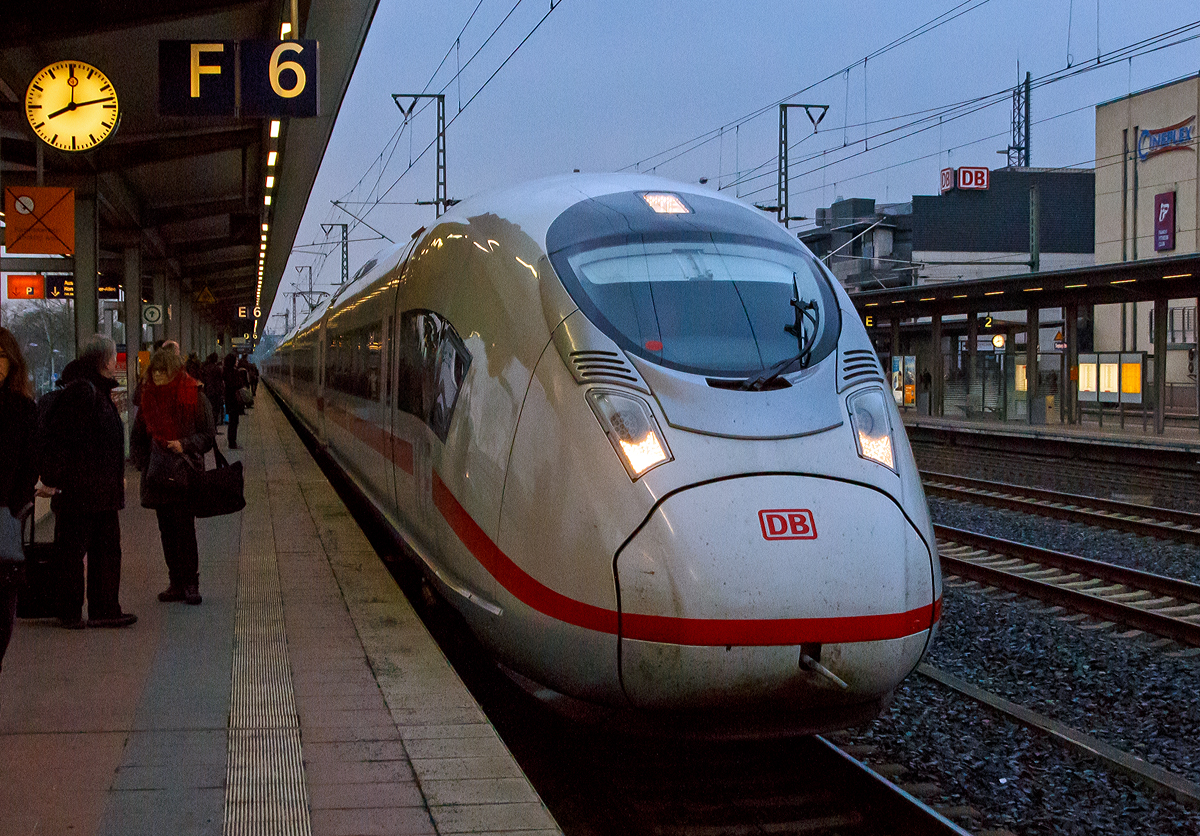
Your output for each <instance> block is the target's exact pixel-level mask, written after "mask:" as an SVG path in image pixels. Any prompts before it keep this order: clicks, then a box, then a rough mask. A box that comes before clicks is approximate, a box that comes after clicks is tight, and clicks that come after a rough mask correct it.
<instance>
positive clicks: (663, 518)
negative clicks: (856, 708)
mask: <svg viewBox="0 0 1200 836" xmlns="http://www.w3.org/2000/svg"><path fill="white" fill-rule="evenodd" d="M935 571H936V567H935V566H934V565H933V557H932V554H931V551H930V548H929V546H928V545H927V544H926V543H925V541H924V540H923V539H922V538H921V536H920V534H919V533H918V531H917V530H916V529H915V528H914V527H913V525H912V524H911V522H910V521H909V520H908V519H907V517H906V516H905V515H904V513H903V511H902V510H901V508H900V507H899V506H898V505H897V504H896V502H895V501H894V500H893V499H892V498H891V497H889V496H887V495H886V494H884V493H882V492H880V491H877V490H874V489H872V488H869V487H865V486H862V485H856V484H850V483H847V482H842V481H837V480H834V479H828V478H817V477H803V476H782V475H781V476H753V477H740V478H733V479H727V480H723V481H720V482H714V483H709V484H705V485H700V486H696V487H692V488H689V489H686V490H684V491H681V492H679V493H676V494H673V495H672V496H670V497H669V498H667V499H666V500H665V501H664V502H663V503H662V504H661V505H660V506H659V507H658V509H657V510H656V511H655V513H654V514H653V515H652V516H651V517H650V519H649V520H647V522H646V523H645V524H644V525H643V526H642V527H641V529H640V530H639V531H638V532H637V534H636V535H635V536H634V537H633V538H632V539H631V540H630V541H629V542H628V543H627V544H626V545H625V547H624V548H623V549H622V550H621V551H620V553H619V554H618V556H617V560H616V572H617V582H618V586H619V591H620V609H621V618H620V621H621V624H620V637H621V678H622V684H623V686H624V688H625V691H626V693H627V694H628V696H629V698H630V699H631V700H632V701H633V702H634V704H636V705H640V706H643V707H669V706H671V705H674V704H679V703H683V702H687V703H691V704H700V705H713V706H717V705H739V704H744V703H745V702H746V700H749V699H750V698H749V697H744V696H743V695H751V694H753V695H756V696H755V697H754V698H753V699H754V700H755V701H757V700H758V699H759V698H760V695H761V698H763V699H767V700H771V699H778V698H786V699H788V700H792V701H798V702H800V703H803V702H810V701H813V700H815V701H817V702H829V703H838V702H853V701H856V700H857V701H861V700H864V699H867V698H874V697H878V696H879V695H881V694H886V693H887V692H888V691H890V690H891V689H892V688H894V687H895V685H896V684H897V683H898V682H899V681H900V680H901V679H902V678H903V677H904V676H905V675H907V674H908V673H909V672H910V671H911V670H912V668H913V667H914V666H915V665H916V663H917V661H918V660H919V659H920V656H921V654H922V653H923V651H924V649H925V644H926V640H927V637H928V634H929V631H930V629H931V627H932V626H933V624H934V623H935V622H936V620H937V616H938V612H937V604H936V602H935V601H934V589H935V584H934V572H935ZM802 646H803V647H802ZM816 646H819V647H820V649H819V650H815V648H816ZM803 652H807V653H809V654H810V655H811V653H812V652H818V653H820V654H821V658H820V659H819V660H817V661H819V662H820V663H821V666H822V667H824V668H826V669H827V671H828V672H832V673H833V674H834V676H833V677H829V676H827V675H824V674H822V673H821V672H820V671H816V670H815V669H814V668H813V667H812V666H811V665H804V664H802V663H801V659H800V657H801V654H802V653H803ZM838 679H840V680H843V681H844V683H845V686H844V687H843V686H841V685H839V684H837V680H838Z"/></svg>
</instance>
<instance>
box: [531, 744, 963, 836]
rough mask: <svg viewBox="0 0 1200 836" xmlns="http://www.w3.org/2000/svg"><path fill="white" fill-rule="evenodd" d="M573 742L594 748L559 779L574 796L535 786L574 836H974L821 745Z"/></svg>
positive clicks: (885, 769) (582, 752)
mask: <svg viewBox="0 0 1200 836" xmlns="http://www.w3.org/2000/svg"><path fill="white" fill-rule="evenodd" d="M571 737H572V738H576V737H577V738H578V739H579V742H580V743H584V742H586V743H587V744H588V745H587V746H585V747H583V748H579V747H570V748H572V749H574V750H575V752H576V753H578V754H577V755H575V756H572V760H573V761H577V762H575V763H573V764H570V765H569V766H570V769H572V770H581V771H576V772H575V774H574V775H572V776H571V778H569V779H568V778H566V774H567V773H563V772H561V771H560V772H559V774H560V775H561V776H563V781H564V787H563V789H566V786H565V785H566V784H568V783H569V786H570V789H569V790H568V791H567V792H561V793H560V792H559V791H558V789H557V788H555V787H549V788H546V789H543V788H542V787H539V788H538V789H539V792H541V793H542V797H543V799H545V800H546V803H547V805H548V806H549V807H550V809H551V811H552V812H554V815H555V818H556V819H557V820H558V822H559V824H560V825H561V826H562V827H563V830H564V832H565V833H567V834H568V835H569V836H574V834H591V833H596V834H607V833H622V834H629V836H694V834H705V836H708V834H711V835H712V836H750V834H765V833H780V834H783V833H804V834H818V836H820V834H830V836H833V834H839V836H850V835H851V834H853V836H892V834H895V836H901V834H905V836H907V834H929V836H935V834H936V836H950V834H955V836H966V834H968V831H966V830H963V829H962V828H960V827H958V826H957V825H955V824H954V823H952V822H951V821H950V820H949V819H947V818H945V817H943V816H942V815H941V814H939V813H937V812H935V811H934V810H933V809H931V808H930V807H928V806H927V805H925V804H924V803H922V802H921V801H919V800H918V799H917V798H916V797H915V796H914V795H912V794H910V793H908V792H906V791H905V790H903V789H901V788H900V787H898V786H897V785H896V784H894V783H892V782H891V781H889V780H887V779H886V778H884V777H882V776H881V775H880V774H879V772H876V771H874V770H873V769H871V768H870V767H867V766H864V765H863V764H862V763H861V762H859V761H858V760H856V759H855V757H853V756H852V755H851V754H849V753H848V752H847V751H845V750H843V749H841V748H839V747H838V746H837V745H835V744H833V743H832V742H830V741H829V740H827V739H825V738H822V737H809V738H799V739H793V740H778V741H754V742H750V741H745V742H726V743H716V742H699V741H646V740H637V739H632V738H621V737H618V738H616V739H614V738H613V737H612V736H611V735H607V736H605V739H603V740H600V739H598V738H597V736H596V735H594V734H591V733H587V732H580V733H578V734H573V735H571ZM562 748H564V749H565V748H567V747H562ZM847 748H848V749H851V750H853V749H854V748H855V747H847ZM567 766H568V765H567V764H564V767H567ZM877 769H879V770H880V771H883V772H901V771H903V770H901V769H900V768H898V767H891V768H889V767H888V766H878V767H877ZM914 789H917V790H918V791H920V790H919V788H914ZM584 796H586V798H585V797H584Z"/></svg>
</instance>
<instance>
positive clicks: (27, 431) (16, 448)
mask: <svg viewBox="0 0 1200 836" xmlns="http://www.w3.org/2000/svg"><path fill="white" fill-rule="evenodd" d="M36 432H37V406H36V405H35V404H34V402H33V400H32V399H31V398H27V397H25V396H24V395H18V394H17V393H16V392H13V391H11V390H9V389H0V439H4V454H3V455H2V456H0V505H4V506H7V507H8V509H9V510H10V511H12V512H13V513H14V514H16V513H18V512H20V510H21V509H22V508H24V507H25V506H26V505H28V504H29V503H30V502H33V488H34V485H36V484H37V478H38V469H37V461H36V460H35V458H34V447H33V442H34V435H35V434H36Z"/></svg>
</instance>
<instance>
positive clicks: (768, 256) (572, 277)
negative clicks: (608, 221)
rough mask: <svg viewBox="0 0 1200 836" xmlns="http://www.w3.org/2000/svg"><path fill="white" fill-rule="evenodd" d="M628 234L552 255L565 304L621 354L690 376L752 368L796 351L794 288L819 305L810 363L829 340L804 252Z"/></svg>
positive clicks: (827, 302)
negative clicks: (570, 301) (567, 298)
mask: <svg viewBox="0 0 1200 836" xmlns="http://www.w3.org/2000/svg"><path fill="white" fill-rule="evenodd" d="M636 237H637V240H629V238H626V239H625V240H623V241H620V242H596V243H597V244H598V245H597V246H590V247H581V248H572V249H573V251H571V250H569V251H568V252H566V253H565V254H563V255H565V258H562V257H561V256H560V257H559V258H557V259H555V266H556V267H560V268H567V267H569V270H565V269H560V270H559V273H560V275H562V274H563V273H569V275H567V276H564V283H565V284H566V285H567V287H568V289H569V290H570V291H571V292H572V295H573V296H574V297H575V301H576V302H577V303H578V304H579V305H580V307H581V308H583V309H584V312H585V313H586V314H588V316H589V318H591V319H592V321H593V322H595V323H596V324H597V325H598V326H599V327H600V328H601V329H602V330H604V331H605V332H606V333H608V335H609V336H610V337H612V338H613V339H614V340H616V341H617V343H618V344H619V345H621V347H622V348H624V349H626V350H627V351H631V352H633V353H634V354H637V355H638V356H640V357H643V358H645V359H647V360H649V361H651V362H654V363H658V364H660V365H663V366H667V367H669V368H673V369H679V370H680V371H685V372H691V373H693V374H702V375H706V376H713V377H745V376H748V375H753V374H755V373H757V372H760V371H762V370H763V369H767V368H770V367H772V366H774V365H776V364H777V363H780V362H782V361H785V360H787V359H789V358H792V357H795V356H796V354H797V352H798V350H799V348H798V343H797V339H796V335H795V334H794V333H793V332H794V327H793V331H791V332H790V331H788V330H787V328H788V327H791V326H794V324H795V321H796V316H795V309H794V308H793V307H792V304H791V301H792V299H793V298H796V295H797V293H798V295H799V299H800V301H801V302H810V301H811V302H815V303H816V305H817V309H818V312H819V316H818V317H817V323H818V324H817V326H816V328H817V333H816V334H815V339H813V340H812V345H813V351H812V355H811V358H810V359H811V363H814V364H815V363H817V362H818V361H820V360H821V359H822V358H824V357H825V356H827V355H828V354H829V353H830V351H831V350H832V349H833V346H834V345H835V344H836V342H837V331H838V329H839V326H840V321H839V318H838V310H837V302H836V299H835V297H834V295H833V292H832V290H831V289H830V287H829V285H828V283H827V282H826V280H825V278H824V277H823V276H822V275H821V274H820V272H819V268H818V267H817V265H816V264H815V263H814V262H813V261H812V259H811V256H809V255H808V254H807V253H805V252H803V251H799V250H797V249H793V248H790V247H786V246H783V245H779V244H776V243H775V242H771V241H766V240H762V239H756V238H748V237H744V236H728V238H727V239H725V238H722V237H719V236H717V235H715V234H711V233H708V234H701V235H696V236H686V237H684V238H682V239H668V240H646V238H645V237H643V236H636ZM689 239H691V240H689ZM564 261H565V262H566V263H565V264H564V263H563V262H564ZM810 327H811V325H810ZM810 338H811V336H810Z"/></svg>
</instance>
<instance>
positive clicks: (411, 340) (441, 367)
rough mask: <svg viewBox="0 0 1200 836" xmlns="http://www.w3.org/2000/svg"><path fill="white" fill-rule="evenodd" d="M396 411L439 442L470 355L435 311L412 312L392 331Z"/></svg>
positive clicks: (443, 434)
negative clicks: (423, 426) (412, 418)
mask: <svg viewBox="0 0 1200 836" xmlns="http://www.w3.org/2000/svg"><path fill="white" fill-rule="evenodd" d="M395 343H396V354H397V358H398V362H397V366H398V370H397V371H398V373H397V376H396V408H397V409H399V410H400V411H402V412H407V413H409V414H410V415H414V416H416V417H417V418H420V419H421V420H422V421H423V422H424V423H425V424H426V425H427V426H428V427H429V428H430V429H431V430H433V432H434V433H435V434H436V435H437V437H438V438H440V439H441V440H442V441H445V440H446V436H447V435H448V433H449V432H450V421H451V419H452V418H453V417H454V407H455V405H456V404H457V402H458V393H459V390H460V389H461V388H462V384H463V381H464V380H465V379H466V376H467V370H468V369H469V368H470V365H471V355H470V352H468V351H467V348H466V345H465V344H464V343H463V341H462V338H461V337H459V335H458V332H457V331H456V330H455V329H454V326H453V325H451V324H450V323H449V322H447V321H446V319H445V318H444V317H442V316H440V315H439V314H437V313H434V312H433V311H427V310H412V311H405V312H404V313H403V314H401V315H400V318H399V319H398V321H397V326H396V339H395Z"/></svg>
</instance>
